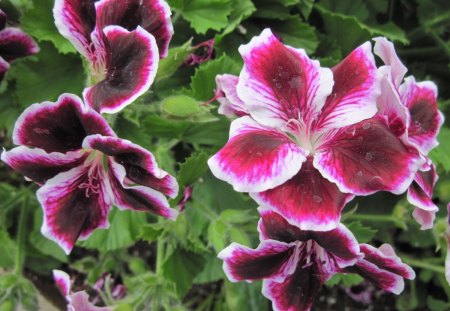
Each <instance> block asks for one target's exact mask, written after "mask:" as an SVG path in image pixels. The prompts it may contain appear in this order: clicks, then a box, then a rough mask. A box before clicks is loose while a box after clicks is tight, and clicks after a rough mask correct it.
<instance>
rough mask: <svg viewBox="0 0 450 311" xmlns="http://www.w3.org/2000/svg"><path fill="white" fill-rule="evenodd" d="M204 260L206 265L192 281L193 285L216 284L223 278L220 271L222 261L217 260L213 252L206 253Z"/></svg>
mask: <svg viewBox="0 0 450 311" xmlns="http://www.w3.org/2000/svg"><path fill="white" fill-rule="evenodd" d="M205 259H206V264H205V266H204V268H203V271H202V272H201V273H199V274H198V275H197V276H196V278H195V279H194V283H196V284H205V283H211V282H216V281H218V280H220V279H222V278H223V277H224V276H225V275H224V273H223V269H222V265H223V261H222V260H220V259H219V258H217V254H216V253H215V252H214V253H206V254H205Z"/></svg>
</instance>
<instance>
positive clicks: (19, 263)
mask: <svg viewBox="0 0 450 311" xmlns="http://www.w3.org/2000/svg"><path fill="white" fill-rule="evenodd" d="M27 209H28V196H27V195H25V197H24V199H23V201H22V204H21V209H20V215H19V223H18V227H17V253H16V262H15V274H16V275H20V274H21V273H22V270H23V263H24V260H25V230H26V226H27V216H28V215H27Z"/></svg>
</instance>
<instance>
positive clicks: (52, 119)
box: [13, 94, 115, 153]
mask: <svg viewBox="0 0 450 311" xmlns="http://www.w3.org/2000/svg"><path fill="white" fill-rule="evenodd" d="M97 133H98V134H102V135H111V136H115V134H114V132H113V131H112V129H111V128H110V127H109V125H108V123H107V122H106V121H105V120H104V119H103V118H102V116H101V115H99V114H98V113H96V112H95V111H93V110H91V109H87V107H86V106H84V104H83V102H82V101H81V99H80V98H78V97H77V96H75V95H71V94H64V95H61V96H60V97H59V98H58V101H57V102H56V103H52V102H44V103H42V104H33V105H31V106H30V107H28V108H27V109H26V110H25V111H24V112H23V113H22V114H21V115H20V117H19V119H18V120H17V121H16V125H15V127H14V132H13V141H14V143H15V144H17V145H26V146H30V147H36V148H40V149H44V150H45V151H46V152H48V153H50V152H67V151H74V150H78V149H80V148H81V144H82V142H83V139H84V138H85V137H86V136H87V135H90V134H97Z"/></svg>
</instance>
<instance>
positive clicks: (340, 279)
mask: <svg viewBox="0 0 450 311" xmlns="http://www.w3.org/2000/svg"><path fill="white" fill-rule="evenodd" d="M362 281H364V279H363V278H362V277H360V276H359V275H358V274H353V273H351V274H342V273H339V274H335V275H333V277H332V278H331V279H329V280H328V281H327V282H325V284H326V285H327V286H330V287H331V286H335V285H338V284H342V285H344V286H345V287H350V286H355V285H359V284H361V282H362Z"/></svg>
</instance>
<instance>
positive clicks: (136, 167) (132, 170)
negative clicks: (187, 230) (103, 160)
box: [83, 135, 178, 198]
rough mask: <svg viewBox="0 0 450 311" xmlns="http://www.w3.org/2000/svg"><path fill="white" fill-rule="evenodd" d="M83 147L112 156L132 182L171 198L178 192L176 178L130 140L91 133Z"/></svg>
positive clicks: (148, 152)
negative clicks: (159, 166)
mask: <svg viewBox="0 0 450 311" xmlns="http://www.w3.org/2000/svg"><path fill="white" fill-rule="evenodd" d="M83 148H90V149H94V150H99V151H101V152H102V153H104V154H106V155H108V156H110V157H113V158H114V161H116V162H117V163H119V164H120V165H122V166H123V167H124V168H125V171H126V177H127V178H128V179H129V180H130V181H131V182H133V183H136V184H139V185H142V186H145V187H149V188H152V189H154V190H156V191H159V192H162V193H164V194H165V195H168V196H170V197H172V198H175V197H176V196H177V194H178V183H177V180H176V179H175V178H174V177H173V176H171V175H169V174H168V173H167V172H166V171H164V170H162V169H160V168H158V164H157V163H156V160H155V157H154V156H153V154H152V153H151V152H150V151H147V150H145V149H144V148H142V147H141V146H139V145H136V144H134V143H132V142H131V141H128V140H125V139H120V138H118V137H110V136H101V135H91V136H88V137H86V139H85V140H84V142H83Z"/></svg>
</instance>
